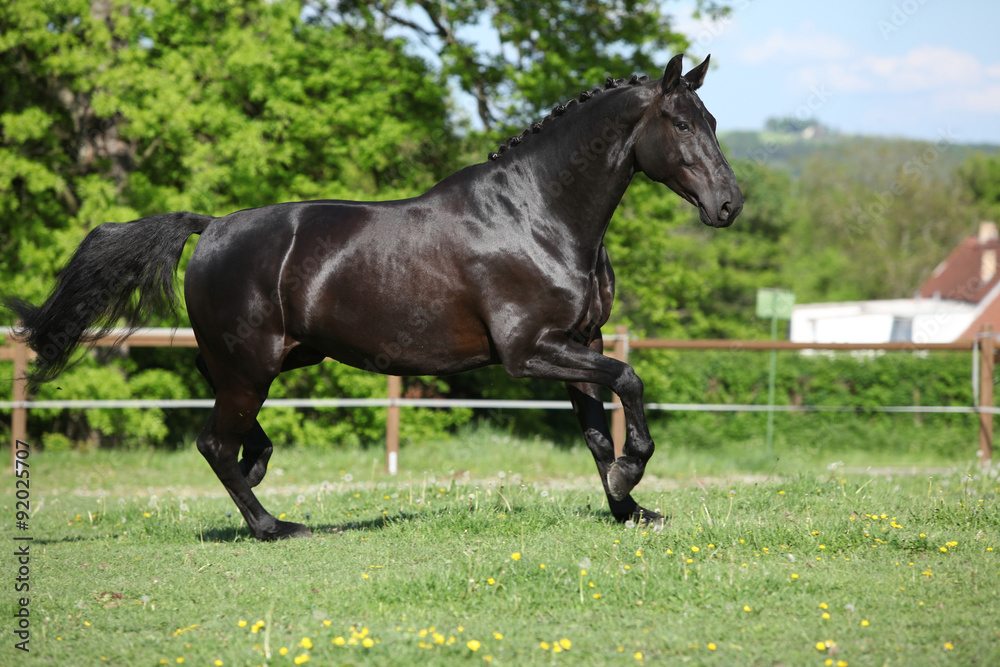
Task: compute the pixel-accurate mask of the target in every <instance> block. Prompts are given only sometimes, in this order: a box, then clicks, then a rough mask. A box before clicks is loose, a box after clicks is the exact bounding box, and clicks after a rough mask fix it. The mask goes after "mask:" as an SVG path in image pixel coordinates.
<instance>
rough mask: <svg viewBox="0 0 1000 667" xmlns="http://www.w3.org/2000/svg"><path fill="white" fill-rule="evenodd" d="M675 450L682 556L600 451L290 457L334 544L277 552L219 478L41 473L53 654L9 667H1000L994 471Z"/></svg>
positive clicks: (62, 470) (291, 494) (39, 460)
mask: <svg viewBox="0 0 1000 667" xmlns="http://www.w3.org/2000/svg"><path fill="white" fill-rule="evenodd" d="M664 449H666V451H660V452H658V455H657V457H656V458H654V462H655V466H653V467H652V468H651V470H650V474H649V478H648V479H647V480H644V482H643V483H642V484H641V485H640V487H639V489H638V490H637V493H636V496H637V498H638V499H639V500H640V502H642V503H643V504H645V505H647V506H649V507H656V508H660V509H661V510H664V511H666V512H669V513H671V515H672V518H671V520H670V523H669V525H668V527H667V528H665V529H664V530H662V531H655V530H651V529H643V528H636V527H631V528H630V527H625V526H620V525H617V524H615V523H613V522H612V521H611V520H610V518H609V516H608V514H607V513H606V511H605V507H604V498H603V494H602V493H600V492H599V489H600V487H599V481H598V480H597V478H596V474H595V473H594V472H593V463H592V461H591V459H590V455H589V454H588V453H587V452H586V450H584V449H582V448H576V449H564V448H559V447H554V446H552V445H551V444H548V443H545V442H542V441H525V440H518V439H515V438H511V437H510V436H506V435H503V434H499V433H496V432H490V431H483V432H468V433H465V434H463V437H462V438H461V439H460V440H457V441H451V442H442V443H430V444H428V445H425V446H421V447H416V446H414V447H408V448H404V450H403V452H402V457H401V465H402V466H403V468H404V472H403V473H402V474H400V475H399V476H397V477H395V478H389V477H387V476H385V475H383V474H382V472H381V469H380V468H381V461H380V459H381V456H380V453H379V452H377V451H375V450H361V451H349V450H333V451H330V452H319V451H316V450H302V449H298V450H287V451H279V452H277V453H276V454H275V456H274V458H273V459H272V466H271V469H270V471H269V473H268V477H267V478H266V479H265V480H264V482H263V484H262V485H261V487H260V497H261V499H262V502H263V503H264V504H265V506H267V507H268V508H269V509H270V510H271V511H272V512H274V513H275V514H282V513H283V514H284V515H285V518H287V519H290V520H295V521H301V522H304V523H307V524H308V525H309V526H311V527H312V528H313V531H314V533H315V535H316V537H315V538H314V539H311V540H295V541H288V542H281V543H271V544H261V543H258V542H255V541H253V540H252V539H251V538H250V537H249V535H248V533H247V531H246V529H245V527H243V526H242V521H241V519H240V517H239V515H238V514H237V513H236V512H235V508H234V506H233V505H232V503H231V501H230V500H229V498H228V497H226V496H224V493H223V491H222V489H221V487H220V486H219V484H218V482H217V481H216V480H215V479H214V477H213V476H212V474H211V472H210V470H209V469H208V466H207V465H206V464H205V463H204V462H203V461H202V460H201V459H200V457H199V456H198V455H197V453H196V452H193V451H184V452H176V453H161V452H130V453H121V452H108V451H97V452H91V453H86V454H84V453H79V452H59V453H44V452H43V453H38V454H35V455H32V457H31V458H30V459H29V461H30V464H31V468H30V471H31V481H32V498H31V500H32V512H33V514H32V517H31V520H30V526H31V529H30V531H29V534H31V535H32V536H33V537H34V541H33V542H32V543H31V549H32V561H31V568H32V569H31V606H30V609H31V622H32V625H31V632H32V635H31V644H30V647H31V652H30V654H28V656H24V655H22V654H20V653H19V652H17V653H16V652H15V651H14V650H13V649H12V644H13V641H12V640H11V635H10V633H9V632H7V628H6V627H5V628H4V630H5V633H4V636H5V637H6V641H5V643H4V646H3V647H2V649H0V664H47V665H97V664H121V665H134V664H135V665H156V664H161V663H162V664H172V665H176V664H178V662H179V660H180V659H183V664H185V665H213V664H216V661H221V663H222V664H224V665H294V664H295V659H296V658H298V659H299V660H300V661H301V660H302V659H303V658H302V656H307V657H308V659H309V663H310V664H320V665H328V664H358V665H369V664H370V665H386V664H399V665H409V664H419V663H420V662H423V663H426V664H431V665H437V664H479V663H482V662H483V661H484V660H486V659H487V658H489V659H490V661H491V662H492V663H494V664H508V665H522V664H551V663H565V664H574V665H589V664H593V665H604V664H620V665H637V664H674V663H675V662H678V663H679V662H686V663H691V664H718V665H732V664H768V665H770V664H778V663H781V664H788V665H824V664H827V661H828V660H832V662H831V663H829V664H837V663H838V661H843V662H845V663H846V664H848V665H852V666H853V665H882V664H904V665H912V664H921V665H935V664H942V665H944V664H949V665H954V664H984V665H986V664H997V663H998V662H1000V631H998V629H997V628H998V627H1000V622H998V621H1000V612H998V611H997V607H996V599H997V597H998V596H1000V560H998V558H1000V492H998V487H1000V482H998V481H997V470H996V469H992V470H989V471H987V472H983V471H981V470H979V469H978V468H977V467H973V465H972V464H971V463H962V464H960V465H959V464H954V463H953V465H952V466H951V469H950V470H948V471H942V470H940V469H938V470H935V471H933V473H918V474H900V473H895V474H891V475H884V474H883V475H877V476H876V475H873V474H863V473H858V472H846V473H845V472H844V469H843V468H840V467H837V466H834V469H833V470H829V469H828V468H827V466H828V464H829V463H831V462H832V461H828V460H826V459H825V458H824V457H821V456H814V455H813V454H811V453H810V450H809V449H807V448H803V449H802V451H800V452H799V453H798V455H796V453H795V450H794V449H793V448H789V449H788V450H787V451H786V450H781V451H779V452H778V455H777V456H776V457H774V458H773V459H769V460H767V461H765V462H764V465H763V468H765V469H766V470H765V472H763V473H760V472H758V473H755V474H753V475H746V474H742V473H737V472H736V471H735V470H734V469H733V468H731V467H727V466H723V465H722V463H723V460H722V458H720V453H719V452H715V453H708V454H706V453H699V452H697V451H685V450H683V449H681V448H678V447H673V448H670V447H665V448H664ZM724 458H725V459H726V460H727V461H728V460H729V459H731V458H732V457H731V455H730V454H727V455H726V456H725V457H724ZM847 458H850V457H847ZM858 458H860V456H859V457H858ZM660 459H662V460H660ZM674 464H677V467H676V468H673V467H672V465H674ZM761 468H762V466H760V465H757V466H752V469H753V470H759V469H761ZM768 468H769V469H768ZM720 470H721V471H722V472H719V471H720ZM501 473H502V476H501ZM8 480H10V478H9V477H8ZM7 486H8V488H9V489H10V490H11V491H12V487H13V485H12V483H10V482H8V485H7ZM11 491H6V492H5V496H4V503H3V504H4V516H7V517H12V515H13V499H12V494H11ZM7 521H8V522H9V523H8V525H12V523H13V520H12V519H7ZM8 544H10V542H8ZM515 554H519V557H518V558H517V559H515V558H514V555H515ZM7 563H8V565H7V568H8V573H10V572H13V571H14V570H15V569H16V568H15V566H14V563H13V559H12V558H11V557H8V559H7ZM584 570H585V571H586V574H582V573H581V572H582V571H584ZM7 591H8V592H7V594H6V595H5V596H4V598H3V606H2V608H0V611H2V613H3V616H4V618H7V619H8V621H7V623H10V620H9V619H11V618H12V614H13V613H14V612H15V611H16V610H17V608H16V599H15V595H14V593H13V592H11V588H10V587H8V588H7ZM824 614H828V615H829V618H824ZM242 622H245V623H242ZM254 628H256V629H257V631H256V632H254ZM501 637H502V638H501ZM338 638H341V639H342V642H343V645H342V646H338V645H337V644H338V643H339V641H338ZM366 640H367V641H366ZM562 640H567V646H568V649H564V648H563V646H562V645H560V644H559V642H560V641H562ZM470 642H472V644H471V646H477V647H478V648H477V650H472V648H470ZM368 643H370V644H371V645H370V646H366V645H365V644H368ZM557 647H558V652H557ZM282 649H285V653H283V652H282ZM25 657H27V660H24V658H25ZM640 658H641V660H640Z"/></svg>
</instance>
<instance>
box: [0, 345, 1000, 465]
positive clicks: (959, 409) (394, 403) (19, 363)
mask: <svg viewBox="0 0 1000 667" xmlns="http://www.w3.org/2000/svg"><path fill="white" fill-rule="evenodd" d="M0 331H2V332H3V334H4V340H5V343H6V345H5V346H4V347H0V361H13V362H14V372H13V377H12V382H13V400H10V401H0V410H10V411H11V413H12V416H11V441H12V442H11V446H12V452H13V451H14V445H15V443H16V441H17V440H23V439H24V438H25V434H26V431H27V412H28V410H31V409H66V410H84V409H87V410H89V409H123V408H126V409H127V408H132V409H150V408H160V409H177V408H203V409H211V408H212V406H213V405H214V400H212V399H102V400H88V399H74V400H32V399H29V398H28V396H27V393H26V382H25V380H24V373H25V370H26V368H27V364H28V362H29V361H30V359H31V356H32V353H31V351H30V350H29V349H27V348H26V347H25V346H23V345H22V344H20V343H18V342H17V341H15V340H14V339H13V337H12V336H11V332H10V329H9V328H8V329H6V330H0ZM124 334H125V332H124V331H113V332H111V333H110V334H109V335H108V336H105V337H104V338H102V339H100V340H98V341H97V345H99V346H109V345H114V344H115V343H117V342H118V341H120V340H121V339H122V337H123V335H124ZM605 340H606V341H608V342H610V343H611V344H612V345H611V349H610V350H609V351H608V354H609V356H612V357H615V358H617V359H620V360H621V361H626V362H627V361H628V356H629V351H630V350H636V349H661V350H667V349H669V350H728V351H750V350H756V351H771V350H779V351H780V350H798V351H805V350H813V351H852V352H862V351H867V352H873V351H883V352H907V351H909V352H934V351H967V352H971V353H972V364H971V368H972V371H971V374H970V375H971V382H972V384H973V395H974V403H975V404H974V405H961V406H955V405H950V406H945V405H941V406H932V405H892V406H871V405H864V406H858V405H761V404H728V403H660V402H650V403H646V404H645V408H646V410H657V411H671V412H771V413H774V412H783V413H821V412H840V413H852V412H854V413H872V412H878V413H915V414H933V413H939V414H978V415H979V448H980V452H979V455H980V458H981V460H982V461H983V462H984V463H985V462H989V461H990V459H991V457H992V446H993V415H996V414H1000V408H997V407H995V406H994V405H993V375H994V367H995V356H996V352H997V346H996V335H995V334H994V333H993V332H992V330H990V329H989V328H984V329H983V331H982V332H980V333H979V334H978V335H977V336H976V338H975V339H973V340H968V341H957V342H954V343H932V344H917V343H882V344H856V343H851V344H819V343H792V342H789V341H760V340H753V341H749V340H669V339H632V338H630V336H629V333H628V331H627V330H626V329H624V328H621V327H620V328H619V329H618V330H617V331H616V333H615V334H613V335H611V336H606V337H605ZM127 344H128V345H130V346H133V347H196V346H197V342H196V341H195V338H194V332H193V331H192V330H191V329H162V328H160V329H141V330H139V331H137V332H135V333H133V334H132V335H131V336H130V337H129V338H128V343H127ZM387 394H388V396H387V397H386V398H272V399H268V400H267V401H265V402H264V405H263V408H264V409H267V408H276V407H286V408H316V409H324V408H385V409H387V410H388V411H389V412H388V419H387V420H386V421H387V423H386V452H387V456H386V460H387V467H388V468H389V471H390V472H392V473H395V472H396V468H397V461H398V451H399V422H400V415H399V410H400V408H475V409H504V410H526V409H534V410H570V409H572V407H573V406H572V404H571V403H570V402H569V401H568V400H562V401H553V400H495V399H448V398H404V397H402V396H401V395H400V394H401V382H400V379H399V378H397V377H391V376H390V377H389V378H388V387H387ZM604 407H605V409H606V410H609V411H611V422H612V423H611V426H612V433H613V437H614V441H615V443H616V447H620V446H621V443H623V442H624V440H625V415H624V411H623V410H622V409H621V403H620V401H619V400H618V398H617V397H614V400H612V401H609V402H606V403H605V404H604Z"/></svg>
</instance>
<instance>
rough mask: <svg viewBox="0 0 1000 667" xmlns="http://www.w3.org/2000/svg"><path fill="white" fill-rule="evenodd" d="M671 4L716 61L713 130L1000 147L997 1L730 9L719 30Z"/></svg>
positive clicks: (709, 85)
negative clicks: (815, 131)
mask: <svg viewBox="0 0 1000 667" xmlns="http://www.w3.org/2000/svg"><path fill="white" fill-rule="evenodd" d="M693 4H694V3H693V2H688V1H687V0H685V1H684V2H681V3H678V4H674V3H670V4H668V5H667V6H666V9H667V11H669V12H670V13H671V14H672V15H673V16H674V17H675V24H676V25H677V27H678V28H679V29H680V30H681V31H682V32H684V33H685V34H687V35H689V36H690V37H691V38H692V42H693V43H692V46H691V48H690V49H689V50H688V55H689V57H690V60H689V62H688V63H687V67H691V66H693V65H695V64H697V62H700V60H701V59H702V58H704V56H705V55H707V54H709V53H711V54H712V65H713V66H714V67H713V69H712V70H711V71H710V72H709V74H708V78H707V80H706V82H705V86H704V87H703V88H702V89H701V90H700V91H699V95H701V97H702V99H703V100H704V101H705V105H706V106H707V107H708V109H709V110H710V111H711V112H712V113H713V114H714V115H715V117H716V118H717V120H718V122H719V131H720V132H721V131H726V130H739V129H761V128H762V127H763V125H764V121H765V120H766V119H767V118H769V117H772V116H795V115H802V116H804V115H809V116H812V117H815V118H817V119H819V121H820V122H822V123H823V124H825V125H828V126H830V127H833V128H834V129H836V130H838V131H840V132H842V133H846V134H863V135H883V136H902V137H911V138H917V139H929V140H939V139H940V138H942V137H943V136H946V137H949V141H957V142H958V143H993V144H1000V35H998V31H1000V1H998V0H952V1H946V0H895V1H893V2H881V1H872V0H868V1H862V0H841V1H839V2H818V1H816V0H800V1H798V2H794V3H793V2H777V1H776V0H733V2H732V3H731V4H732V5H733V7H734V9H733V11H732V14H731V15H730V16H729V17H727V18H725V19H723V20H721V21H718V22H714V23H713V22H709V21H705V20H702V21H696V20H695V19H693V18H692V17H691V8H692V7H693Z"/></svg>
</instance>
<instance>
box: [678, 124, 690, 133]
mask: <svg viewBox="0 0 1000 667" xmlns="http://www.w3.org/2000/svg"><path fill="white" fill-rule="evenodd" d="M674 127H676V128H677V130H678V131H679V132H690V131H691V128H690V127H688V124H687V123H674Z"/></svg>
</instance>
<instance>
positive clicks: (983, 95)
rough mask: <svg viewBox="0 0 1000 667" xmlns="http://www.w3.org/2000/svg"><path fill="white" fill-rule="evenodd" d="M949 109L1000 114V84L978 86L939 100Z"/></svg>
mask: <svg viewBox="0 0 1000 667" xmlns="http://www.w3.org/2000/svg"><path fill="white" fill-rule="evenodd" d="M938 101H939V103H940V104H941V106H944V107H945V108H948V109H963V110H965V111H976V112H981V113H997V114H1000V84H995V83H994V84H989V85H986V86H977V87H973V88H970V89H968V90H962V91H960V92H959V93H957V94H954V95H950V96H948V97H947V99H939V100H938Z"/></svg>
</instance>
